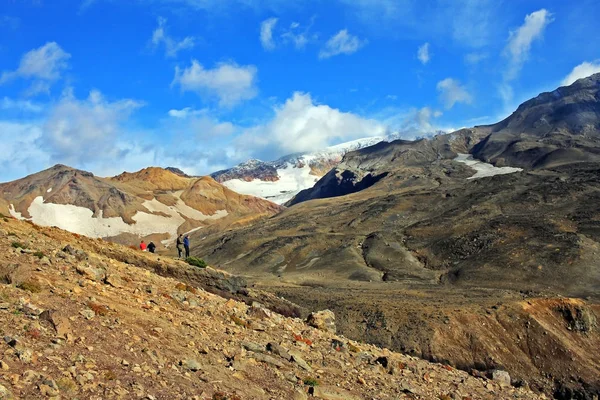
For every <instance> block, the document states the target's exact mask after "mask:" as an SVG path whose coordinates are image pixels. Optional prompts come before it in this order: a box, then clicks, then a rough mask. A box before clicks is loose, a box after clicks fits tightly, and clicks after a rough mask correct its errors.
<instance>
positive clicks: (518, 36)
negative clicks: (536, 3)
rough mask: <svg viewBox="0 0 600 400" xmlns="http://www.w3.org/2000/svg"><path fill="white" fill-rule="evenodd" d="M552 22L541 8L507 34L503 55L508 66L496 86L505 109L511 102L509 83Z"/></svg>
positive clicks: (517, 74) (550, 17)
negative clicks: (534, 43)
mask: <svg viewBox="0 0 600 400" xmlns="http://www.w3.org/2000/svg"><path fill="white" fill-rule="evenodd" d="M553 20H554V18H553V16H552V14H550V12H548V10H546V9H544V8H542V9H541V10H538V11H535V12H532V13H531V14H527V15H526V16H525V21H524V22H523V24H522V25H521V26H520V27H519V28H517V29H515V30H513V31H511V32H510V33H509V37H508V42H507V44H506V47H505V48H504V53H503V54H504V56H505V57H507V58H508V65H507V67H506V70H505V71H504V74H503V75H504V77H503V81H502V83H501V84H500V85H499V86H498V92H499V94H500V97H501V98H502V100H503V102H504V104H505V106H506V107H511V103H512V102H513V94H514V93H513V89H512V86H511V81H513V80H515V79H516V78H517V77H518V76H519V73H520V72H521V69H522V68H523V65H524V64H525V62H526V61H527V60H528V59H529V55H530V53H531V45H532V44H533V42H534V41H536V40H540V39H541V38H542V37H543V34H544V30H545V29H546V27H547V26H548V25H549V24H550V23H551V22H552V21H553Z"/></svg>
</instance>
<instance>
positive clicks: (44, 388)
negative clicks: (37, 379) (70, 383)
mask: <svg viewBox="0 0 600 400" xmlns="http://www.w3.org/2000/svg"><path fill="white" fill-rule="evenodd" d="M40 392H42V395H43V396H48V397H55V396H58V395H59V394H60V391H59V390H58V389H55V388H53V387H50V386H48V385H43V384H42V385H40Z"/></svg>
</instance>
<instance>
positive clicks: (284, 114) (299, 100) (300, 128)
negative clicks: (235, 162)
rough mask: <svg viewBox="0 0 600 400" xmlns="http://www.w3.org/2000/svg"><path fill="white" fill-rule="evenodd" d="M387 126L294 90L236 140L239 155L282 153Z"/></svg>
mask: <svg viewBox="0 0 600 400" xmlns="http://www.w3.org/2000/svg"><path fill="white" fill-rule="evenodd" d="M386 129H387V128H386V126H385V125H383V124H381V123H380V122H378V121H375V120H372V119H366V118H362V117H360V116H358V115H356V114H352V113H349V112H342V111H340V110H338V109H334V108H331V107H329V106H327V105H318V104H315V103H314V101H313V99H312V98H311V96H310V94H305V93H299V92H296V93H294V95H293V96H292V97H291V98H290V99H288V100H287V101H286V102H285V104H283V105H281V106H278V107H276V108H275V117H274V118H273V120H271V121H270V122H269V123H267V124H266V125H263V126H257V127H254V128H251V129H248V130H246V132H245V133H244V134H243V135H241V136H240V137H239V138H238V139H237V141H236V147H237V149H238V152H239V153H240V154H243V156H241V157H242V158H248V157H261V154H270V156H271V157H273V155H279V156H281V155H284V154H289V153H295V152H302V151H313V150H318V149H322V148H324V147H327V146H329V145H333V144H336V143H340V142H344V141H348V140H353V139H358V138H363V137H368V136H378V135H385V133H386Z"/></svg>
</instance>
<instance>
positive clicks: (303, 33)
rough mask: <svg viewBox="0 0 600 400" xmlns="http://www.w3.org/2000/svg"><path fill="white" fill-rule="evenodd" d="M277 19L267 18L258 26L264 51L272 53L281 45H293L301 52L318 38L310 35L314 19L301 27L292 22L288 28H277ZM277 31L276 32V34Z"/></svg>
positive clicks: (297, 23)
mask: <svg viewBox="0 0 600 400" xmlns="http://www.w3.org/2000/svg"><path fill="white" fill-rule="evenodd" d="M278 21H279V20H278V19H277V18H269V19H266V20H264V21H263V22H262V23H261V25H260V43H261V44H262V47H263V48H264V49H265V50H268V51H272V50H275V48H277V47H280V46H281V45H288V44H291V45H293V46H294V47H295V48H296V49H297V50H301V49H303V48H305V47H306V45H307V44H308V43H309V42H311V41H314V40H316V39H317V38H318V35H316V34H314V35H312V34H310V30H311V28H312V26H313V23H314V17H313V18H311V20H310V23H309V24H308V25H307V26H305V27H302V26H301V25H300V23H299V22H292V23H291V24H290V26H289V28H278V29H276V26H277V24H278ZM276 30H277V32H276Z"/></svg>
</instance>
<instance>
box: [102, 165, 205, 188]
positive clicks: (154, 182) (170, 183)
mask: <svg viewBox="0 0 600 400" xmlns="http://www.w3.org/2000/svg"><path fill="white" fill-rule="evenodd" d="M110 180H111V181H116V182H121V183H126V184H128V185H130V186H133V187H136V188H139V189H142V190H148V191H176V190H183V189H186V188H187V187H188V186H190V184H191V183H192V182H193V178H188V177H184V176H181V175H177V174H176V173H174V172H171V171H168V170H166V169H163V168H158V167H148V168H144V169H142V170H140V171H137V172H123V173H122V174H120V175H117V176H115V177H113V178H110Z"/></svg>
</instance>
